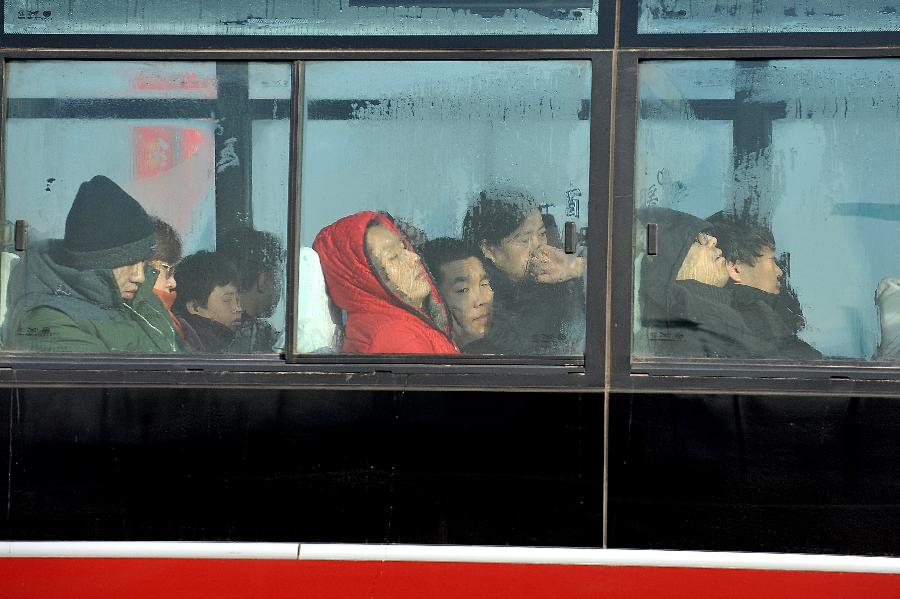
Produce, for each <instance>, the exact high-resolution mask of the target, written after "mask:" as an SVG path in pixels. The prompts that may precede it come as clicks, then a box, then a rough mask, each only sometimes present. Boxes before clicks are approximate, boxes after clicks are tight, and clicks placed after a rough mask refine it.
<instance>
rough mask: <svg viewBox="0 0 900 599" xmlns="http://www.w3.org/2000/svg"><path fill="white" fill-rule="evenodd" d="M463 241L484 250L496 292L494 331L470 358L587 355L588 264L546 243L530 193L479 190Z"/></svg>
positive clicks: (472, 349)
mask: <svg viewBox="0 0 900 599" xmlns="http://www.w3.org/2000/svg"><path fill="white" fill-rule="evenodd" d="M463 239H465V240H466V241H467V242H468V243H470V244H472V245H474V246H476V247H478V248H479V249H480V250H481V254H482V257H483V262H484V266H485V269H486V271H487V274H488V278H489V279H490V281H491V286H492V287H493V290H494V307H493V317H492V318H493V322H492V324H491V327H490V330H489V331H488V333H487V335H486V336H485V337H484V338H483V339H480V340H478V341H475V342H474V343H472V344H471V345H469V346H468V347H467V348H466V351H467V352H471V353H485V354H526V355H528V354H532V355H534V354H537V355H548V354H549V355H578V354H582V353H583V352H584V337H585V325H584V297H585V296H584V282H583V275H584V270H585V260H584V258H582V257H577V256H574V255H568V254H566V253H564V252H563V251H562V250H561V249H560V248H558V247H553V246H551V245H549V244H548V240H547V229H546V225H545V222H544V218H543V215H542V214H541V212H540V210H539V209H538V205H537V202H536V201H535V199H534V197H533V196H531V194H529V193H528V192H526V191H524V190H520V189H516V188H514V187H496V188H491V189H487V190H484V191H482V192H481V193H480V194H479V195H478V197H477V198H476V200H475V202H474V203H473V205H472V206H470V207H469V209H468V211H467V212H466V216H465V219H464V221H463Z"/></svg>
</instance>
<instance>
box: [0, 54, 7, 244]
mask: <svg viewBox="0 0 900 599" xmlns="http://www.w3.org/2000/svg"><path fill="white" fill-rule="evenodd" d="M7 64H8V63H7V59H6V55H5V54H0V223H2V224H3V225H4V227H3V230H4V231H5V230H6V226H5V225H6V79H7V68H8V67H7ZM3 242H4V244H5V243H6V239H4V240H3Z"/></svg>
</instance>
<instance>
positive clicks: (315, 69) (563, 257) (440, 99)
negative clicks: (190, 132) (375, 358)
mask: <svg viewBox="0 0 900 599" xmlns="http://www.w3.org/2000/svg"><path fill="white" fill-rule="evenodd" d="M590 83H591V67H590V63H589V62H587V61H539V62H537V61H535V62H519V61H484V62H481V61H478V62H475V61H467V62H450V61H443V62H431V61H428V62H415V63H410V62H406V63H404V62H378V63H372V62H324V63H309V64H307V65H306V81H305V84H304V89H305V92H306V98H305V120H304V123H303V142H302V145H303V162H302V168H303V173H302V178H301V181H302V189H301V193H302V197H301V206H302V208H301V211H302V215H301V219H300V242H301V245H302V246H304V248H305V249H304V252H305V253H303V254H301V258H300V261H301V265H303V264H307V265H309V266H310V268H309V269H307V270H301V277H300V288H301V290H300V297H299V299H298V301H299V306H298V311H297V312H298V349H299V350H300V351H302V352H311V351H324V352H328V353H333V352H336V351H341V350H342V349H343V351H349V352H352V353H454V352H455V350H454V349H453V346H452V345H450V346H448V345H446V341H447V340H448V337H449V340H450V341H451V342H452V343H456V345H458V346H460V347H461V348H462V349H463V351H465V352H467V353H477V354H487V353H491V354H495V353H508V354H557V355H579V354H582V353H583V347H584V294H583V291H584V287H583V280H582V279H583V274H584V260H585V256H584V247H583V240H584V235H585V233H586V228H587V213H588V210H587V203H588V197H587V190H588V173H589V139H590V98H591V96H590V91H591V87H590ZM482 192H485V195H486V196H488V200H486V201H487V202H489V203H490V206H494V207H497V211H496V212H495V213H494V214H495V218H496V223H494V222H491V221H488V222H487V223H486V224H485V222H484V221H485V219H484V218H481V216H477V217H476V218H475V221H476V222H478V223H481V224H480V225H478V226H480V227H482V228H485V227H488V226H489V227H492V228H500V227H505V226H507V225H508V227H507V228H508V230H506V231H503V233H502V235H501V237H511V236H512V234H513V231H514V230H516V229H518V228H519V227H520V225H521V226H522V228H521V230H520V231H519V233H521V235H520V236H519V237H520V244H521V247H522V248H525V250H523V252H520V253H519V255H518V258H517V259H519V262H518V266H515V265H514V263H515V259H513V258H512V253H511V252H506V251H505V250H504V252H499V253H497V254H495V255H493V257H494V260H493V261H491V258H489V257H488V253H486V252H484V251H483V248H482V247H481V245H480V244H479V242H480V241H481V240H483V239H484V237H485V236H487V237H490V235H489V234H482V233H479V234H478V236H479V237H480V238H479V239H470V238H469V237H470V236H472V235H475V234H474V233H471V230H469V232H467V229H466V227H465V226H464V222H465V221H466V219H467V216H470V215H471V214H473V212H472V211H473V207H474V206H476V205H477V204H478V203H479V201H480V199H481V198H482ZM485 205H486V206H487V205H488V204H485ZM507 208H509V210H507ZM505 210H506V211H507V212H508V215H507V216H503V215H504V214H507V212H504V211H505ZM366 211H369V212H373V213H387V214H390V216H391V217H392V219H393V220H394V221H395V223H396V226H397V228H398V229H399V230H401V231H402V233H403V237H404V238H405V239H406V240H407V241H405V242H404V243H406V244H407V245H408V247H410V248H413V249H414V250H415V251H416V252H417V253H419V254H420V258H421V259H423V260H424V261H425V263H426V265H427V266H428V268H429V269H430V271H431V273H432V275H434V277H435V283H436V284H437V287H438V291H439V297H440V301H442V302H443V303H444V304H445V305H447V306H449V308H450V318H451V320H450V321H449V322H445V321H442V320H441V319H442V318H443V317H442V316H441V315H440V314H429V315H423V316H422V317H421V318H419V320H422V321H423V322H425V325H426V329H431V330H430V331H426V332H423V331H422V330H421V329H420V328H419V327H418V323H416V326H415V327H413V328H414V329H418V330H419V332H420V333H422V335H423V336H424V338H425V339H430V341H423V340H422V339H419V341H422V343H419V342H413V341H412V340H409V339H407V341H409V344H404V343H402V342H400V341H398V342H397V344H394V345H391V344H388V345H383V344H382V343H381V342H380V341H375V342H373V343H367V341H366V339H365V338H366V335H369V336H376V337H377V336H378V335H376V334H375V333H374V332H371V331H368V332H361V330H360V329H361V327H360V326H357V324H356V323H354V322H353V319H354V318H356V319H361V320H362V321H365V319H366V316H365V315H364V316H362V317H360V316H359V314H356V315H354V314H353V312H354V310H356V311H357V312H358V311H360V310H361V309H360V310H358V309H357V308H359V307H358V306H348V305H347V304H346V303H344V302H346V301H347V298H346V297H343V298H341V297H338V296H339V295H340V292H339V291H335V290H334V289H329V293H328V297H330V298H332V299H334V300H336V301H335V303H336V304H338V305H337V307H338V308H339V309H341V310H343V312H344V313H343V315H341V314H338V315H337V317H336V318H335V319H334V320H335V323H334V324H336V326H337V328H338V329H344V331H343V332H345V333H346V335H347V337H346V338H344V339H338V340H334V339H332V337H331V334H332V333H335V332H337V333H340V332H341V331H340V330H338V331H335V329H334V327H331V326H329V323H331V322H332V318H331V317H330V316H329V310H328V307H327V306H326V305H325V304H324V303H323V302H321V301H317V299H316V298H321V297H323V293H322V292H321V289H323V288H324V285H325V282H324V281H322V279H321V274H317V265H316V263H317V262H318V261H319V260H321V262H322V266H323V269H322V270H324V271H325V275H326V280H327V278H328V276H329V269H332V270H333V269H335V268H339V265H337V264H335V262H337V261H339V258H338V256H337V254H338V252H337V251H336V250H335V251H333V252H327V253H326V254H325V255H321V254H320V255H318V256H315V255H313V254H311V253H310V252H309V251H308V250H309V248H311V247H318V248H319V249H321V248H322V247H330V246H327V244H326V245H325V246H316V244H315V241H316V239H317V238H318V237H320V236H322V235H324V237H326V238H330V239H337V238H341V239H343V238H344V237H345V235H347V234H348V230H352V231H354V232H356V233H358V232H359V231H358V229H357V228H355V227H357V226H358V223H356V224H353V222H351V221H344V222H343V223H342V224H340V225H338V226H334V225H335V223H338V221H341V219H343V218H344V217H348V216H352V215H358V214H360V213H363V212H366ZM479 214H480V213H479ZM365 218H368V217H365ZM377 218H381V217H377ZM507 220H508V221H509V222H506V221H507ZM525 221H527V223H526V222H525ZM567 222H571V223H572V225H570V228H571V229H572V231H573V233H574V236H573V243H575V244H576V245H579V247H578V251H577V252H576V253H573V254H564V253H563V252H562V249H560V248H561V245H560V244H561V240H562V235H563V232H564V226H565V225H564V224H565V223H567ZM345 229H346V230H345ZM323 231H324V234H323ZM435 240H438V241H437V242H435ZM494 241H497V242H498V244H499V240H494ZM461 244H462V246H464V250H465V251H469V252H470V254H469V255H468V256H465V257H463V258H464V259H463V260H462V262H463V263H465V264H467V265H470V266H472V267H473V268H474V269H475V270H477V271H478V272H479V273H488V277H487V278H488V279H490V278H491V276H493V277H494V278H493V279H492V280H485V281H481V280H478V281H474V283H471V282H470V284H468V285H463V287H460V288H459V289H456V290H453V289H451V288H450V287H443V288H441V284H442V281H445V280H442V279H441V275H442V271H441V267H442V264H443V262H442V263H441V264H438V263H436V262H435V260H438V261H440V260H441V257H442V256H444V257H445V258H446V260H447V261H448V262H454V261H455V259H450V258H449V257H448V256H450V255H451V254H453V253H454V252H456V251H464V250H463V249H460V246H461ZM539 246H540V247H544V249H545V250H546V252H547V254H548V255H547V260H548V261H550V260H558V261H559V262H560V263H564V264H565V265H566V266H567V268H568V270H567V271H566V272H564V273H557V277H558V278H559V279H560V281H559V283H560V284H559V285H556V284H554V285H537V284H535V285H527V284H525V283H527V282H528V280H530V279H529V277H530V276H531V275H526V262H527V261H528V259H529V256H530V255H531V253H532V252H534V251H535V250H537V249H538V247H539ZM550 246H553V247H550ZM466 248H467V249H466ZM357 249H359V248H357ZM507 249H509V248H508V247H507ZM343 252H344V256H346V255H348V252H349V249H347V248H345V249H344V250H343ZM501 254H502V257H501ZM429 256H431V257H432V258H429ZM359 258H360V260H361V263H360V264H361V265H362V266H359V265H358V266H359V268H357V269H356V271H355V272H357V273H359V275H360V282H359V283H358V285H359V286H360V287H365V286H366V285H368V283H371V281H370V280H368V279H367V277H368V275H367V274H365V272H364V271H365V270H366V267H365V264H366V263H367V260H368V258H367V257H365V256H362V257H359ZM465 258H471V260H466V259H465ZM503 258H510V260H508V261H506V262H504V260H503ZM495 266H496V267H497V268H495ZM519 267H521V272H517V271H516V268H519ZM301 268H303V267H302V266H301ZM482 268H483V270H480V269H482ZM504 268H505V269H507V270H504ZM466 272H469V273H470V274H471V272H474V271H466V270H465V269H463V271H461V273H457V274H460V276H461V277H462V278H465V276H466V275H465V273H466ZM510 273H513V274H510ZM535 280H536V279H535ZM451 283H452V281H451ZM329 284H331V282H329ZM486 285H492V287H493V298H494V299H491V300H490V301H488V300H485V299H484V297H485V296H486V295H487V294H486V293H485V295H484V296H483V295H479V294H480V293H482V292H481V291H479V289H483V288H484V287H485V286H486ZM369 287H371V285H370V286H369ZM388 287H390V283H389V284H388ZM316 289H319V290H320V291H316ZM367 289H368V291H369V292H372V289H369V288H367ZM520 289H521V290H522V294H520V295H515V293H516V290H520ZM394 291H398V290H396V289H393V290H392V291H391V293H393V292H394ZM399 291H400V294H399V295H397V297H402V294H403V288H402V287H401V289H399ZM470 293H471V295H470V297H475V298H476V299H475V300H473V301H475V302H476V303H477V302H478V298H479V297H480V298H482V300H483V302H486V304H487V306H485V304H484V303H482V304H481V307H480V308H479V309H478V310H480V312H479V311H478V310H476V313H475V316H474V317H473V316H472V315H471V314H469V315H468V316H467V315H465V314H463V313H462V312H459V310H461V308H460V307H459V304H458V302H457V298H460V297H462V296H469V294H470ZM528 293H530V294H532V296H531V299H530V300H528V299H526V295H527V294H528ZM548 293H549V295H548ZM514 295H515V297H514ZM491 303H492V304H493V306H494V308H493V311H491V308H490V307H489V306H490V304H491ZM375 304H377V302H374V303H373V305H372V306H369V308H367V310H362V312H366V313H372V311H373V310H374V311H376V312H377V309H378V308H377V306H375ZM473 309H474V308H473ZM454 310H455V311H456V312H454ZM413 311H414V312H415V311H416V310H413ZM332 312H333V310H332ZM348 312H349V313H350V314H348ZM394 316H395V317H397V318H398V319H399V320H400V321H402V320H403V318H402V316H403V315H398V314H394ZM434 318H437V320H433V319H434ZM473 318H474V319H476V320H477V319H479V318H480V319H481V320H480V321H479V322H478V323H476V324H478V325H479V326H480V332H479V333H477V334H476V333H475V332H474V331H475V328H477V327H474V328H473V326H470V325H468V324H466V323H467V322H471V321H472V319H473ZM345 319H349V320H345ZM504 319H505V320H504ZM323 322H324V323H325V325H326V326H325V327H324V328H323V327H321V326H319V325H320V324H322V323H323ZM384 322H385V323H388V322H390V319H389V318H385V319H384ZM488 322H490V323H491V326H493V325H494V323H496V327H495V328H493V329H491V330H492V332H491V333H490V335H488ZM448 323H449V324H450V325H451V329H450V331H449V335H446V334H443V333H441V334H439V333H438V332H437V331H436V330H435V329H442V328H443V327H444V326H445V325H447V324H448ZM453 323H455V324H453ZM522 323H525V324H522ZM406 324H408V323H406ZM366 326H368V325H366ZM394 326H397V327H398V331H399V332H398V333H397V335H396V339H397V340H400V339H403V338H404V337H403V336H404V333H403V331H407V332H408V330H407V329H406V328H405V325H404V324H403V323H402V322H399V323H398V322H395V323H394ZM504 327H506V329H505V330H506V331H507V332H508V335H507V336H506V338H505V339H503V340H500V339H494V338H493V336H496V335H499V333H500V331H502V330H504ZM362 328H365V326H363V327H362ZM388 328H390V327H388ZM323 331H325V334H324V336H323ZM445 332H447V331H445ZM384 333H385V331H382V335H383V334H384ZM417 335H418V333H416V334H414V335H413V336H414V337H415V336H417ZM434 336H437V337H438V338H442V340H441V341H440V342H437V341H435V340H434V338H433V337H434ZM489 337H490V338H489ZM382 340H383V338H382ZM369 341H371V339H369ZM431 343H434V344H433V345H429V344H431Z"/></svg>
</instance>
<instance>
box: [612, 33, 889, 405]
mask: <svg viewBox="0 0 900 599" xmlns="http://www.w3.org/2000/svg"><path fill="white" fill-rule="evenodd" d="M779 58H785V59H798V58H809V59H817V58H900V48H898V47H895V48H860V47H844V48H828V49H819V48H771V49H760V48H752V49H748V48H736V49H722V48H694V49H678V50H669V49H651V48H644V49H640V50H635V51H629V52H623V53H621V54H620V55H619V57H618V69H617V79H616V83H617V91H616V94H617V99H616V105H617V114H616V116H615V124H614V131H615V140H614V146H615V150H614V156H615V167H614V174H613V180H614V182H613V186H614V193H613V198H614V199H613V206H612V211H613V217H612V230H613V231H615V234H613V236H612V245H613V250H612V257H611V264H612V266H611V269H610V273H609V276H610V280H611V281H614V282H615V284H613V285H612V286H611V307H610V310H611V313H612V326H611V327H610V329H609V331H608V335H609V338H610V343H611V351H610V356H609V357H610V365H609V369H610V378H611V388H610V392H626V393H629V392H639V393H707V392H716V393H734V394H766V393H781V394H792V395H847V394H853V395H859V396H890V397H900V363H897V364H896V365H892V364H887V363H885V362H872V363H866V362H862V361H860V360H834V359H827V360H818V361H796V360H794V361H792V360H733V359H700V358H652V357H651V358H641V359H638V360H635V359H633V358H632V355H631V345H632V337H631V336H632V334H633V330H632V327H633V319H632V315H633V308H634V305H633V302H634V299H633V290H632V289H633V283H634V272H633V265H634V260H633V251H634V248H633V243H634V242H633V231H634V210H635V205H634V179H635V172H634V169H635V165H636V159H637V155H636V136H637V126H638V114H637V107H638V102H639V90H638V67H639V64H640V62H642V61H645V60H666V59H669V60H745V59H772V60H774V59H779Z"/></svg>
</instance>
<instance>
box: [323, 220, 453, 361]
mask: <svg viewBox="0 0 900 599" xmlns="http://www.w3.org/2000/svg"><path fill="white" fill-rule="evenodd" d="M313 249H314V250H315V251H316V253H317V254H318V255H319V260H320V261H321V265H322V273H323V274H324V277H325V282H326V284H327V287H328V293H329V296H330V297H331V299H332V301H333V302H334V303H335V305H336V306H338V307H339V308H340V309H342V310H344V311H345V312H346V315H347V316H346V325H345V330H344V343H343V347H342V350H343V351H344V352H349V353H365V354H381V353H396V354H456V353H459V349H458V347H457V346H456V344H454V343H453V342H452V341H451V340H450V323H449V318H448V315H447V309H446V307H445V306H444V303H443V302H442V301H441V297H440V295H439V293H438V290H437V287H436V286H435V284H434V282H433V280H432V278H431V276H430V275H429V274H428V271H427V270H426V269H425V267H424V266H423V264H422V260H421V258H420V257H419V255H418V254H417V253H416V252H415V251H414V249H413V248H412V246H411V244H410V243H409V241H408V240H407V239H406V236H405V235H404V234H403V233H402V232H401V231H400V229H399V228H398V227H397V225H396V224H395V223H394V220H393V218H391V216H390V215H388V214H387V213H376V212H370V211H363V212H358V213H356V214H353V215H350V216H346V217H344V218H341V219H339V220H338V221H337V222H335V223H332V224H330V225H328V226H327V227H325V228H324V229H322V230H321V231H320V232H319V234H318V235H317V236H316V239H315V242H314V243H313Z"/></svg>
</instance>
